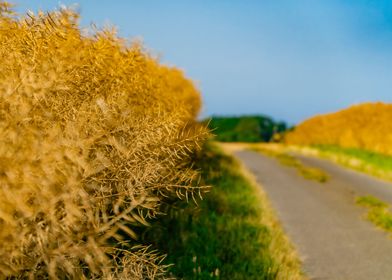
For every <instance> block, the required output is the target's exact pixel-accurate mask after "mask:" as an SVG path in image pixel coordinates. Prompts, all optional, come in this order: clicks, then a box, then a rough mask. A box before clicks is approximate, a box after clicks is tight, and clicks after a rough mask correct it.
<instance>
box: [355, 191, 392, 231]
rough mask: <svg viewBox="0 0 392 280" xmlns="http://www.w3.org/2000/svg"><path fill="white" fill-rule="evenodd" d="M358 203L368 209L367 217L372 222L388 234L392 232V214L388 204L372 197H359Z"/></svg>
mask: <svg viewBox="0 0 392 280" xmlns="http://www.w3.org/2000/svg"><path fill="white" fill-rule="evenodd" d="M356 202H357V204H358V205H360V206H363V207H366V208H367V209H368V213H367V216H366V217H367V219H368V220H369V221H370V222H372V223H373V224H375V225H376V226H377V227H379V228H381V229H383V230H384V231H386V232H392V213H391V212H390V211H389V205H388V204H387V203H385V202H383V201H381V200H379V199H378V198H376V197H374V196H371V195H367V196H361V197H357V199H356Z"/></svg>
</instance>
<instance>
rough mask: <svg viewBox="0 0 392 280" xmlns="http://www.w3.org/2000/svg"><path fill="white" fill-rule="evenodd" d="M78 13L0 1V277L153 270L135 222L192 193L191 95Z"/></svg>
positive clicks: (155, 260) (147, 274)
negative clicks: (20, 8)
mask: <svg viewBox="0 0 392 280" xmlns="http://www.w3.org/2000/svg"><path fill="white" fill-rule="evenodd" d="M78 17H79V16H78V14H76V13H75V12H73V11H70V10H65V9H62V10H60V11H55V12H50V13H46V14H44V13H42V12H41V13H38V14H37V15H34V14H28V15H26V16H24V17H22V16H18V15H15V14H13V12H12V11H11V10H10V5H9V4H8V3H5V2H0V42H1V43H0V58H1V61H2V63H1V64H0V91H1V95H0V142H1V143H0V242H1V244H2V249H1V250H0V276H1V277H0V278H3V277H11V276H15V277H21V278H24V277H35V278H40V279H41V278H48V277H50V278H59V277H61V278H64V277H65V278H104V279H109V278H122V279H124V278H127V279H145V278H159V277H161V276H162V277H163V273H164V267H162V266H160V265H159V262H160V260H161V257H159V255H158V254H156V253H155V252H151V251H150V250H148V248H146V247H145V246H142V245H144V244H141V242H140V241H138V240H137V239H138V235H137V232H138V229H139V228H140V227H143V226H146V225H147V224H148V220H149V219H151V218H153V217H156V216H157V214H158V213H159V212H160V209H161V204H162V201H164V200H165V198H166V197H168V198H173V197H174V196H176V197H180V198H184V197H188V196H192V195H193V193H194V192H195V191H200V188H199V187H198V186H197V185H196V183H195V182H196V180H195V179H197V177H198V174H197V172H196V171H195V170H194V169H193V168H192V154H193V153H194V151H196V150H198V149H199V147H200V145H199V144H200V143H201V142H202V141H203V139H204V138H205V137H206V134H207V131H206V129H205V128H204V127H203V126H201V125H199V124H198V123H197V122H196V121H195V117H196V115H197V113H198V111H199V108H200V104H201V101H200V95H199V93H198V91H197V89H195V87H194V85H193V84H192V82H190V81H189V80H187V79H186V78H184V75H183V73H182V72H181V71H180V70H177V69H174V68H169V67H166V66H163V65H160V64H159V63H158V61H157V60H156V59H154V58H153V57H152V56H150V55H149V54H148V53H147V52H146V51H144V50H143V48H142V47H141V46H140V44H133V45H129V44H128V43H127V42H126V41H125V40H123V39H121V38H119V37H117V36H116V34H115V32H114V31H112V30H97V31H95V32H93V33H92V34H90V35H88V34H84V33H83V32H81V30H80V29H79V27H78Z"/></svg>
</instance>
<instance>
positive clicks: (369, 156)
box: [312, 145, 392, 180]
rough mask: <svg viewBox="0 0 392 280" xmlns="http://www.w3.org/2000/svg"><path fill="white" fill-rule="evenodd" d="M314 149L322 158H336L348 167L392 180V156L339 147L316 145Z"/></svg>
mask: <svg viewBox="0 0 392 280" xmlns="http://www.w3.org/2000/svg"><path fill="white" fill-rule="evenodd" d="M312 148H315V149H316V150H318V151H319V152H320V155H321V156H324V157H327V158H331V157H334V159H335V161H337V162H338V163H341V164H343V165H345V166H347V167H351V168H354V169H356V170H359V171H362V172H366V173H369V174H372V175H375V176H377V177H381V178H384V179H389V180H392V156H388V155H383V154H378V153H374V152H371V151H366V150H361V149H356V148H341V147H339V146H329V145H315V146H312Z"/></svg>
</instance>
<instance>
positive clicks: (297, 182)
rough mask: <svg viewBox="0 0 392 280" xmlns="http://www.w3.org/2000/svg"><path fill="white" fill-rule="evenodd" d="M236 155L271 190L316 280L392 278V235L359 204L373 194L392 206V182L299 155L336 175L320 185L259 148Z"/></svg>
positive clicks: (308, 270)
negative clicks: (358, 198)
mask: <svg viewBox="0 0 392 280" xmlns="http://www.w3.org/2000/svg"><path fill="white" fill-rule="evenodd" d="M235 155H236V156H237V157H238V158H239V159H240V160H241V161H242V162H243V164H244V165H245V167H247V168H248V169H249V170H250V171H251V172H252V173H253V174H254V175H255V177H256V179H257V180H258V182H259V183H260V185H262V187H263V189H264V190H265V192H266V193H267V195H268V197H269V199H270V201H271V204H272V206H273V207H274V208H275V210H276V212H277V214H278V217H279V219H280V221H281V223H282V225H283V228H284V229H285V231H286V233H287V234H288V236H289V237H290V239H291V240H292V242H293V243H294V245H295V247H296V248H297V250H298V252H299V255H300V257H301V259H302V261H303V266H304V271H305V273H306V274H307V276H308V277H309V278H310V279H337V280H338V279H353V280H362V279H364V280H377V279H385V280H389V279H392V238H391V237H390V235H388V234H387V233H385V232H383V231H382V230H380V229H378V228H376V227H375V226H374V225H373V224H372V223H370V222H368V221H366V220H365V219H364V215H365V213H366V209H364V208H362V207H360V206H358V205H356V204H355V198H356V197H357V196H362V195H367V194H370V195H373V196H376V197H377V198H379V199H381V200H383V201H386V202H389V203H391V204H392V183H387V182H384V181H381V180H378V179H375V178H372V177H370V176H367V175H364V174H361V173H358V172H356V171H351V170H348V169H345V168H343V167H340V166H338V165H335V164H334V163H332V162H329V161H326V160H322V159H318V158H311V157H305V156H298V155H297V157H298V158H299V159H300V160H301V162H303V163H305V164H306V165H309V166H314V167H318V168H320V169H322V170H324V171H326V172H327V173H328V174H329V175H330V177H331V178H330V180H329V181H328V182H326V183H319V182H315V181H310V180H306V179H304V178H303V177H301V175H299V174H298V173H297V171H296V170H295V169H294V168H291V167H287V166H283V165H281V164H280V163H278V162H277V160H275V159H273V158H269V157H266V156H263V155H261V154H259V153H257V152H253V151H247V150H242V151H236V152H235Z"/></svg>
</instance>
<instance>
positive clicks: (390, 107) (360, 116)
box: [285, 103, 392, 155]
mask: <svg viewBox="0 0 392 280" xmlns="http://www.w3.org/2000/svg"><path fill="white" fill-rule="evenodd" d="M285 141H286V142H287V143H289V144H296V145H313V144H323V145H338V146H340V147H350V148H360V149H365V150H368V151H373V152H377V153H382V154H388V155H392V104H385V103H365V104H360V105H356V106H352V107H350V108H348V109H345V110H342V111H339V112H336V113H332V114H326V115H320V116H316V117H313V118H310V119H309V120H306V121H304V122H303V123H301V124H300V125H298V126H297V127H296V128H295V129H294V131H293V132H290V133H288V134H287V135H286V137H285Z"/></svg>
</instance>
